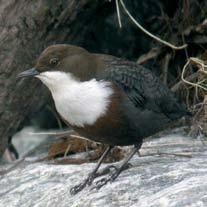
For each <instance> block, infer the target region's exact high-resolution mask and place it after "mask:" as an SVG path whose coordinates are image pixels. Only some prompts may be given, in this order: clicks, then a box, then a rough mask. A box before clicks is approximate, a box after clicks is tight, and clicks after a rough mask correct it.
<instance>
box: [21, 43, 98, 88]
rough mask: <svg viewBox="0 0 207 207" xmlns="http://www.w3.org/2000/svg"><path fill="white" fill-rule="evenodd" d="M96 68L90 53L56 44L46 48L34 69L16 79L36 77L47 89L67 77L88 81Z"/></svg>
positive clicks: (92, 76) (96, 64)
mask: <svg viewBox="0 0 207 207" xmlns="http://www.w3.org/2000/svg"><path fill="white" fill-rule="evenodd" d="M97 68H98V60H97V59H96V57H95V56H94V55H93V54H92V53H89V52H88V51H87V50H85V49H83V48H81V47H77V46H73V45H67V44H57V45H52V46H49V47H48V48H46V49H45V50H44V51H43V52H42V53H41V55H40V56H39V58H38V59H37V62H36V65H35V67H33V68H31V69H29V70H26V71H24V72H22V73H20V74H19V75H18V77H19V78H23V77H37V78H39V79H40V80H41V81H42V82H43V83H44V84H45V85H47V86H48V87H49V86H51V85H53V84H61V83H63V82H64V80H65V78H68V77H70V78H72V79H75V80H78V81H87V80H90V79H92V78H94V76H95V74H96V71H97ZM49 88H50V87H49Z"/></svg>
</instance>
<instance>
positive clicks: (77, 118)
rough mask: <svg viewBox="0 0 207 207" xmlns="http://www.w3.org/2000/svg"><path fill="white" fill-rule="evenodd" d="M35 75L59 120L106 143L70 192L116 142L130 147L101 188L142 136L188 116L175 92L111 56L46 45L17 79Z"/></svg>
mask: <svg viewBox="0 0 207 207" xmlns="http://www.w3.org/2000/svg"><path fill="white" fill-rule="evenodd" d="M29 76H34V77H37V78H38V79H40V80H41V81H42V82H43V83H44V84H45V85H46V86H47V87H48V88H49V90H50V92H51V94H52V97H53V99H54V102H55V106H56V109H57V111H58V113H59V115H60V116H61V117H62V119H63V120H64V121H65V122H66V123H67V124H68V125H69V126H71V127H72V128H73V129H74V130H75V131H77V132H78V133H79V134H80V135H82V136H85V137H87V138H89V139H91V140H94V141H97V142H101V143H105V144H108V147H107V149H106V150H105V152H104V153H103V155H102V156H101V158H100V160H99V161H98V164H97V166H96V167H95V169H94V170H93V171H92V173H91V174H89V176H88V178H87V179H86V180H84V182H82V183H81V184H79V185H77V186H75V187H74V188H72V189H71V193H72V194H75V193H77V192H79V191H80V190H82V189H83V188H84V187H85V186H86V185H90V184H91V183H92V182H93V180H94V178H95V177H96V175H97V171H98V168H99V167H100V165H101V163H102V161H103V159H104V158H105V157H106V156H107V154H108V153H109V151H110V150H111V148H112V147H114V146H116V145H120V146H127V145H134V149H133V150H132V152H131V153H130V154H129V156H128V157H127V159H126V160H125V161H124V162H123V164H122V165H121V167H120V168H116V170H115V171H113V173H111V174H110V176H108V177H106V178H104V179H101V182H97V183H96V184H97V188H100V187H101V186H103V185H104V184H106V183H107V182H109V181H114V180H115V179H116V178H117V177H118V175H119V174H120V173H121V172H122V171H123V170H124V169H125V168H126V165H127V163H128V161H129V160H130V159H131V158H132V156H133V155H134V154H135V153H136V152H137V151H138V150H139V149H140V147H141V145H142V140H143V138H145V137H148V136H151V135H153V134H155V133H156V132H158V131H160V130H162V129H164V128H165V127H167V126H168V125H169V123H170V122H172V121H173V120H176V119H178V118H180V117H182V116H185V115H187V114H189V112H188V111H187V110H186V108H185V106H184V105H183V104H181V103H180V102H179V101H178V99H177V98H176V97H175V96H174V94H173V93H172V92H171V91H170V90H169V89H168V88H167V87H166V86H165V85H163V84H162V83H161V82H160V81H159V79H158V78H157V77H156V76H155V75H154V74H153V73H152V72H151V71H150V70H148V69H146V68H144V67H142V66H140V65H138V64H137V63H134V62H130V61H126V60H123V59H120V58H117V57H114V56H110V55H104V54H92V53H89V52H88V51H87V50H85V49H83V48H81V47H77V46H72V45H66V44H58V45H52V46H50V47H48V48H47V49H45V50H44V51H43V52H42V54H41V55H40V57H39V58H38V60H37V63H36V65H35V67H34V68H32V69H29V70H27V71H24V72H22V73H20V74H19V75H18V77H29Z"/></svg>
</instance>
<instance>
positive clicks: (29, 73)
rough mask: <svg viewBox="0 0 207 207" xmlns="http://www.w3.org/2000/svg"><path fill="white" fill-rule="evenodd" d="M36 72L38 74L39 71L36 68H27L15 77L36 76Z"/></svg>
mask: <svg viewBox="0 0 207 207" xmlns="http://www.w3.org/2000/svg"><path fill="white" fill-rule="evenodd" d="M38 74H39V72H38V71H37V70H36V68H31V69H29V70H25V71H24V72H22V73H19V75H18V76H17V78H25V77H33V76H36V75H38Z"/></svg>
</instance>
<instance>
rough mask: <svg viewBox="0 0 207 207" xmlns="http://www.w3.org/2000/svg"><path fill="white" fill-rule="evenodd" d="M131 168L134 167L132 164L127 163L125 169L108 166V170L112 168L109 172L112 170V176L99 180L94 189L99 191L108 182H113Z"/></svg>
mask: <svg viewBox="0 0 207 207" xmlns="http://www.w3.org/2000/svg"><path fill="white" fill-rule="evenodd" d="M131 166H132V165H131V164H130V163H127V165H126V166H124V167H120V168H117V167H115V166H113V165H110V166H108V167H107V168H110V169H109V170H110V174H109V176H108V177H106V178H102V179H100V180H98V181H97V182H96V183H95V186H94V187H93V189H96V190H99V189H100V188H102V187H103V186H104V185H106V184H107V183H108V182H113V181H114V180H115V179H116V178H117V177H118V176H119V174H120V173H121V172H122V171H124V170H126V169H128V168H130V167H131ZM107 168H106V170H107Z"/></svg>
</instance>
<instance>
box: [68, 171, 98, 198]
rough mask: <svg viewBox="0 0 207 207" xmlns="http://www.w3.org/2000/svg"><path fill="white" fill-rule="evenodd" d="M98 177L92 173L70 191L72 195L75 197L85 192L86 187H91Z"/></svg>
mask: <svg viewBox="0 0 207 207" xmlns="http://www.w3.org/2000/svg"><path fill="white" fill-rule="evenodd" d="M96 177H97V175H96V173H90V174H89V175H88V177H87V178H86V179H85V180H84V181H83V182H81V183H80V184H78V185H75V186H74V187H72V188H71V189H70V193H71V195H75V194H77V193H78V192H80V191H81V190H83V189H84V188H85V187H86V186H90V185H91V184H92V182H93V180H94V179H95V178H96Z"/></svg>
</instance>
